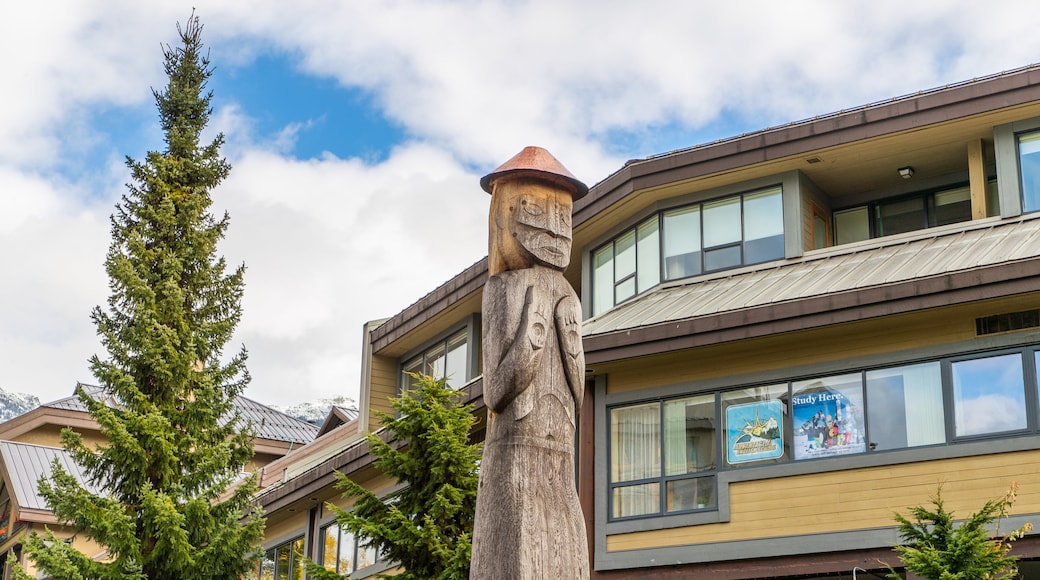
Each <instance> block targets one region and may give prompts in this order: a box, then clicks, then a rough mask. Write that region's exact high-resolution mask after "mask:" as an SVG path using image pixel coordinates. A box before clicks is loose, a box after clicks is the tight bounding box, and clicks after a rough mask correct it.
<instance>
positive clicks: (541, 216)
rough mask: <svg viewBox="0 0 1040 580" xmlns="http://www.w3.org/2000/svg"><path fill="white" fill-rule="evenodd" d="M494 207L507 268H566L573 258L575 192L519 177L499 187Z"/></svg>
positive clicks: (493, 211)
mask: <svg viewBox="0 0 1040 580" xmlns="http://www.w3.org/2000/svg"><path fill="white" fill-rule="evenodd" d="M495 195H496V197H499V196H500V197H499V199H497V200H494V201H493V203H494V204H496V205H497V207H496V208H493V209H492V213H493V215H494V216H495V220H494V221H495V225H496V226H497V229H498V240H497V242H498V244H497V245H498V248H497V251H499V252H501V254H502V255H501V257H502V258H503V260H504V263H505V265H506V269H509V270H514V269H519V268H529V267H531V266H532V265H534V264H536V263H537V264H541V265H543V266H548V267H550V268H555V269H557V270H564V269H565V268H567V265H568V264H569V263H570V260H571V205H572V202H571V195H570V193H569V192H567V191H565V190H561V189H559V188H557V187H552V186H549V185H545V184H543V183H539V182H531V181H526V180H516V181H512V182H508V183H503V184H501V186H500V187H496V191H495Z"/></svg>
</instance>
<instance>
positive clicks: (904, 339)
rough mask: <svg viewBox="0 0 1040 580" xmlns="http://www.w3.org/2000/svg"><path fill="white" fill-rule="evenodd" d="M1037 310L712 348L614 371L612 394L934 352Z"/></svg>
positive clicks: (900, 319)
mask: <svg viewBox="0 0 1040 580" xmlns="http://www.w3.org/2000/svg"><path fill="white" fill-rule="evenodd" d="M1038 307H1040V293H1033V294H1028V295H1020V296H1014V297H1010V298H1003V299H998V300H991V301H986V302H976V303H972V304H966V305H960V306H950V307H944V308H933V309H929V310H922V311H917V312H912V313H908V314H900V315H893V316H887V317H885V318H882V319H872V320H865V321H858V322H850V323H845V324H836V325H832V326H826V327H823V328H819V329H812V330H804V331H798V332H789V333H784V334H779V335H773V336H769V337H764V338H756V339H750V340H743V341H738V342H730V343H722V344H714V345H709V346H704V347H700V348H696V349H691V350H685V351H681V352H677V353H669V354H665V355H658V356H653V357H644V358H640V359H633V360H630V361H625V362H622V363H620V364H615V365H597V366H596V372H597V373H606V374H607V375H608V378H607V389H608V392H609V393H611V394H614V393H624V392H631V391H637V390H641V389H647V388H652V387H658V386H664V385H673V384H677V383H681V382H686V381H698V380H706V379H713V378H719V377H726V376H736V375H744V374H751V373H756V372H765V371H773V370H778V369H784V368H791V367H796V366H800V365H811V364H820V363H825V362H831V361H836V360H846V359H850V358H854V357H859V356H867V355H878V354H884V353H890V352H899V351H903V350H909V349H913V348H920V347H929V346H938V345H941V344H947V343H952V342H962V341H966V340H970V339H973V338H975V318H976V317H979V316H986V315H990V314H997V313H1002V312H1014V311H1019V310H1025V309H1028V308H1038Z"/></svg>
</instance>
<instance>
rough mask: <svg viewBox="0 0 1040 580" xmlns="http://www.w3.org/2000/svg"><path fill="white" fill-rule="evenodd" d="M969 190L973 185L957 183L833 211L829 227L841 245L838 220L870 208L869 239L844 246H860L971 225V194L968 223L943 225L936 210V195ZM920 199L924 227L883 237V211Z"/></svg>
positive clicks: (959, 221) (867, 211)
mask: <svg viewBox="0 0 1040 580" xmlns="http://www.w3.org/2000/svg"><path fill="white" fill-rule="evenodd" d="M968 187H969V183H968V182H966V181H956V182H952V183H948V184H945V185H941V186H936V187H929V188H925V189H920V190H917V191H913V192H910V193H904V194H900V195H895V196H891V197H883V198H880V199H875V200H873V201H870V202H867V203H862V204H859V205H850V206H848V207H842V208H839V209H835V210H834V211H833V214H832V216H831V220H830V223H829V224H828V225H829V227H830V228H831V230H832V231H833V239H834V243H835V244H836V245H837V244H838V241H837V240H838V236H839V228H838V216H839V215H843V214H846V213H848V212H852V211H857V210H862V209H864V208H866V214H867V235H868V236H869V237H868V238H867V239H866V240H853V241H849V242H843V243H844V244H854V243H857V242H863V241H867V240H875V239H879V238H884V237H888V236H897V235H900V234H908V233H911V232H919V231H922V230H927V229H931V228H936V227H942V226H944V225H951V224H955V223H965V222H969V221H971V219H972V218H971V205H970V204H971V197H970V194H969V198H968V204H969V205H968V215H967V218H966V219H963V220H958V221H956V222H950V223H949V224H939V223H938V218H937V213H938V212H937V210H936V208H937V206H936V195H939V194H943V193H952V192H954V191H959V190H962V189H966V188H968ZM917 199H920V200H921V205H922V210H921V212H922V219H921V221H922V223H923V226H922V227H919V228H915V229H911V230H905V231H898V232H895V233H883V232H882V229H883V227H884V225H883V223H882V222H883V218H882V216H881V210H882V208H883V207H884V206H886V205H891V204H895V203H902V202H908V201H913V200H917Z"/></svg>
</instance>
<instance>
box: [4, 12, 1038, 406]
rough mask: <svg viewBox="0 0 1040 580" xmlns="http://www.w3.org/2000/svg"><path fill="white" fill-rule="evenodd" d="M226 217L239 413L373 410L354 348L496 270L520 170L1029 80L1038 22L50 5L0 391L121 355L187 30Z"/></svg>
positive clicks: (614, 163)
mask: <svg viewBox="0 0 1040 580" xmlns="http://www.w3.org/2000/svg"><path fill="white" fill-rule="evenodd" d="M193 8H195V11H196V14H197V15H198V16H199V17H200V19H201V21H202V23H203V25H204V27H205V28H204V31H203V40H204V42H205V43H206V46H207V47H208V48H209V51H210V52H209V54H210V59H211V61H212V65H213V66H214V74H213V77H212V78H211V80H210V84H209V88H210V89H212V91H213V101H212V104H213V115H212V117H211V121H210V131H211V133H212V134H213V135H215V134H216V132H218V131H219V132H223V133H224V135H225V138H226V144H225V145H224V147H223V149H222V153H223V154H224V156H225V157H226V158H227V160H228V161H229V162H230V163H231V165H232V170H231V174H230V176H229V177H228V179H227V180H225V181H224V182H223V183H222V184H221V185H220V186H219V187H218V188H217V189H215V190H214V191H213V198H214V203H215V208H216V209H217V211H224V210H227V211H228V212H229V213H230V216H231V227H230V229H229V230H228V233H227V237H226V239H225V240H223V242H222V243H221V245H220V252H221V253H222V254H223V255H224V256H225V257H226V258H227V259H228V262H229V263H230V264H232V265H236V264H240V263H244V264H245V265H246V268H247V271H246V290H245V297H244V299H243V307H244V309H245V313H244V316H243V318H242V321H241V324H240V325H239V327H238V330H237V332H236V335H235V338H234V339H233V341H232V343H230V344H229V345H228V346H227V348H226V349H225V352H226V353H234V352H236V351H237V350H238V347H239V345H243V344H244V345H245V346H246V348H247V349H248V351H249V363H248V367H249V370H250V374H251V375H252V382H251V384H250V386H249V387H248V389H247V391H246V396H248V397H250V398H253V399H256V400H258V401H261V402H264V403H268V404H276V405H283V406H285V405H291V404H294V403H297V402H303V401H310V400H315V399H319V398H326V397H335V396H349V397H352V398H354V399H355V400H356V399H357V398H358V387H359V383H360V372H361V370H360V368H361V361H360V354H361V337H362V325H363V324H364V323H365V322H366V321H368V320H374V319H379V318H384V317H388V316H392V315H394V314H396V313H397V312H400V311H401V310H403V309H404V308H406V307H407V306H408V305H410V304H412V303H413V302H415V301H416V300H418V299H420V298H421V297H422V296H424V295H425V294H426V293H428V292H429V291H431V290H433V289H434V288H436V287H437V286H438V285H440V284H441V283H442V282H445V281H447V280H448V279H449V278H451V277H452V276H454V275H455V274H457V273H459V272H461V271H462V270H464V269H465V268H466V267H468V266H470V265H471V264H473V263H474V262H476V261H478V260H479V259H481V258H482V257H483V256H484V255H486V253H487V211H488V202H489V198H488V195H487V194H486V193H484V192H483V191H482V190H481V189H480V186H479V183H478V182H479V179H480V177H481V176H482V175H484V174H486V173H488V172H489V171H491V170H492V169H494V168H495V167H497V166H498V165H499V164H501V163H502V162H504V161H506V160H507V159H509V158H510V157H512V156H513V155H514V154H515V153H517V152H519V151H520V150H521V149H522V148H523V147H525V146H527V145H538V146H541V147H545V148H546V149H548V150H549V151H550V152H552V154H553V155H554V156H555V157H556V158H557V159H559V160H560V161H561V162H562V163H563V164H564V165H565V166H566V167H567V168H568V169H569V170H570V171H571V172H572V173H573V174H574V175H576V176H577V177H578V178H579V179H581V180H582V181H584V182H585V183H587V184H588V185H590V186H592V185H594V184H596V183H597V182H599V181H601V180H603V179H605V178H606V177H607V176H609V175H610V174H611V173H612V172H614V171H616V170H617V169H619V168H621V167H622V165H623V164H624V162H625V161H626V160H628V159H633V158H643V157H647V156H651V155H656V154H660V153H664V152H668V151H672V150H676V149H681V148H685V147H691V146H694V145H698V144H702V143H706V142H711V141H714V140H716V139H721V138H726V137H732V136H736V135H739V134H742V133H745V132H749V131H755V130H759V129H764V128H767V127H772V126H777V125H782V124H785V123H788V122H792V121H797V120H802V119H805V118H810V117H813V116H816V115H822V114H827V113H831V112H834V111H838V110H842V109H847V108H851V107H855V106H859V105H864V104H868V103H873V102H877V101H882V100H885V99H889V98H892V97H897V96H901V95H906V94H910V93H914V92H917V91H919V90H924V89H930V88H935V87H940V86H943V85H946V84H950V83H955V82H959V81H964V80H968V79H972V78H976V77H980V76H986V75H990V74H994V73H999V72H1001V71H1005V70H1012V69H1016V68H1019V67H1022V66H1025V65H1029V64H1033V63H1037V62H1040V35H1038V34H1036V33H1035V27H1036V22H1040V3H1036V2H1028V1H1024V0H1023V1H1021V2H1002V1H1000V0H990V1H987V2H978V1H977V0H971V1H951V0H931V1H924V0H923V1H918V2H905V1H901V2H894V1H887V0H871V1H860V0H850V1H843V2H834V1H829V0H819V1H800V0H787V1H785V2H766V1H756V0H749V1H747V2H704V1H679V0H672V1H662V0H640V1H639V2H629V1H620V0H600V1H597V2H590V1H587V0H586V1H576V0H544V1H543V0H532V1H518V0H503V1H442V0H387V1H361V0H343V1H339V2H330V1H308V0H296V1H294V2H284V1H280V0H250V1H248V2H247V1H238V0H213V1H211V0H191V1H190V2H187V1H181V0H168V1H166V2H139V1H131V0H112V1H105V2H100V1H97V0H65V1H62V0H55V1H50V2H20V3H17V4H15V5H13V6H7V7H5V11H4V12H5V18H4V25H3V33H2V34H0V52H2V54H5V55H6V57H5V58H4V59H2V60H0V79H3V81H4V82H3V83H2V90H0V204H2V207H0V272H2V280H3V283H2V284H0V388H2V389H4V390H6V391H11V392H20V393H30V394H34V395H36V396H38V397H39V398H40V399H41V400H42V401H49V400H54V399H57V398H60V397H64V396H67V395H69V394H71V393H72V391H73V388H74V387H75V384H76V383H77V382H84V383H92V382H95V379H94V378H93V377H92V376H91V373H90V369H89V365H88V362H87V361H88V359H89V358H90V356H91V355H94V354H98V355H100V356H102V357H105V353H104V351H103V349H102V347H101V345H100V342H99V341H98V340H97V338H96V334H95V328H94V326H93V324H92V322H91V321H90V316H89V315H90V311H91V309H92V308H93V307H95V306H97V305H104V304H105V300H106V299H107V297H108V292H109V290H108V280H107V278H106V276H105V273H104V269H103V262H104V257H105V252H106V250H107V248H108V245H109V241H110V230H109V221H108V219H109V216H110V215H111V213H112V212H113V210H114V209H115V205H116V203H117V202H118V201H119V199H120V196H122V195H123V194H124V193H125V192H126V187H125V184H126V183H127V182H128V181H129V173H128V170H127V168H126V164H125V159H126V157H127V156H130V157H132V158H134V159H142V158H143V157H144V156H145V154H146V153H147V152H148V151H150V150H159V151H161V150H162V148H163V142H162V134H161V131H160V129H159V126H158V116H157V113H156V109H155V103H154V99H153V95H152V92H151V91H152V89H153V88H155V89H161V88H162V87H163V86H164V85H165V81H166V78H165V75H164V72H163V69H162V46H163V45H164V44H172V45H176V44H177V42H178V37H177V29H176V25H177V23H178V22H181V23H184V22H186V21H187V19H188V18H189V17H190V15H191V13H192V9H193Z"/></svg>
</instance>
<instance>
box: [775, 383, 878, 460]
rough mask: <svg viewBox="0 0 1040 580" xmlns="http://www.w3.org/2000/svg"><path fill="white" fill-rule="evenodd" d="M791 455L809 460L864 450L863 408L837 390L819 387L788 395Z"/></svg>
mask: <svg viewBox="0 0 1040 580" xmlns="http://www.w3.org/2000/svg"><path fill="white" fill-rule="evenodd" d="M791 406H792V413H793V416H794V458H795V459H812V458H815V457H831V456H834V455H845V454H847V453H862V452H863V451H865V450H866V442H865V439H864V436H863V411H862V409H860V408H859V406H858V405H856V404H854V403H853V402H852V401H850V400H849V398H848V397H847V396H846V395H845V394H843V393H842V392H841V391H839V390H836V389H826V388H824V389H820V390H816V391H814V392H809V393H800V394H797V395H794V396H793V397H791Z"/></svg>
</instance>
